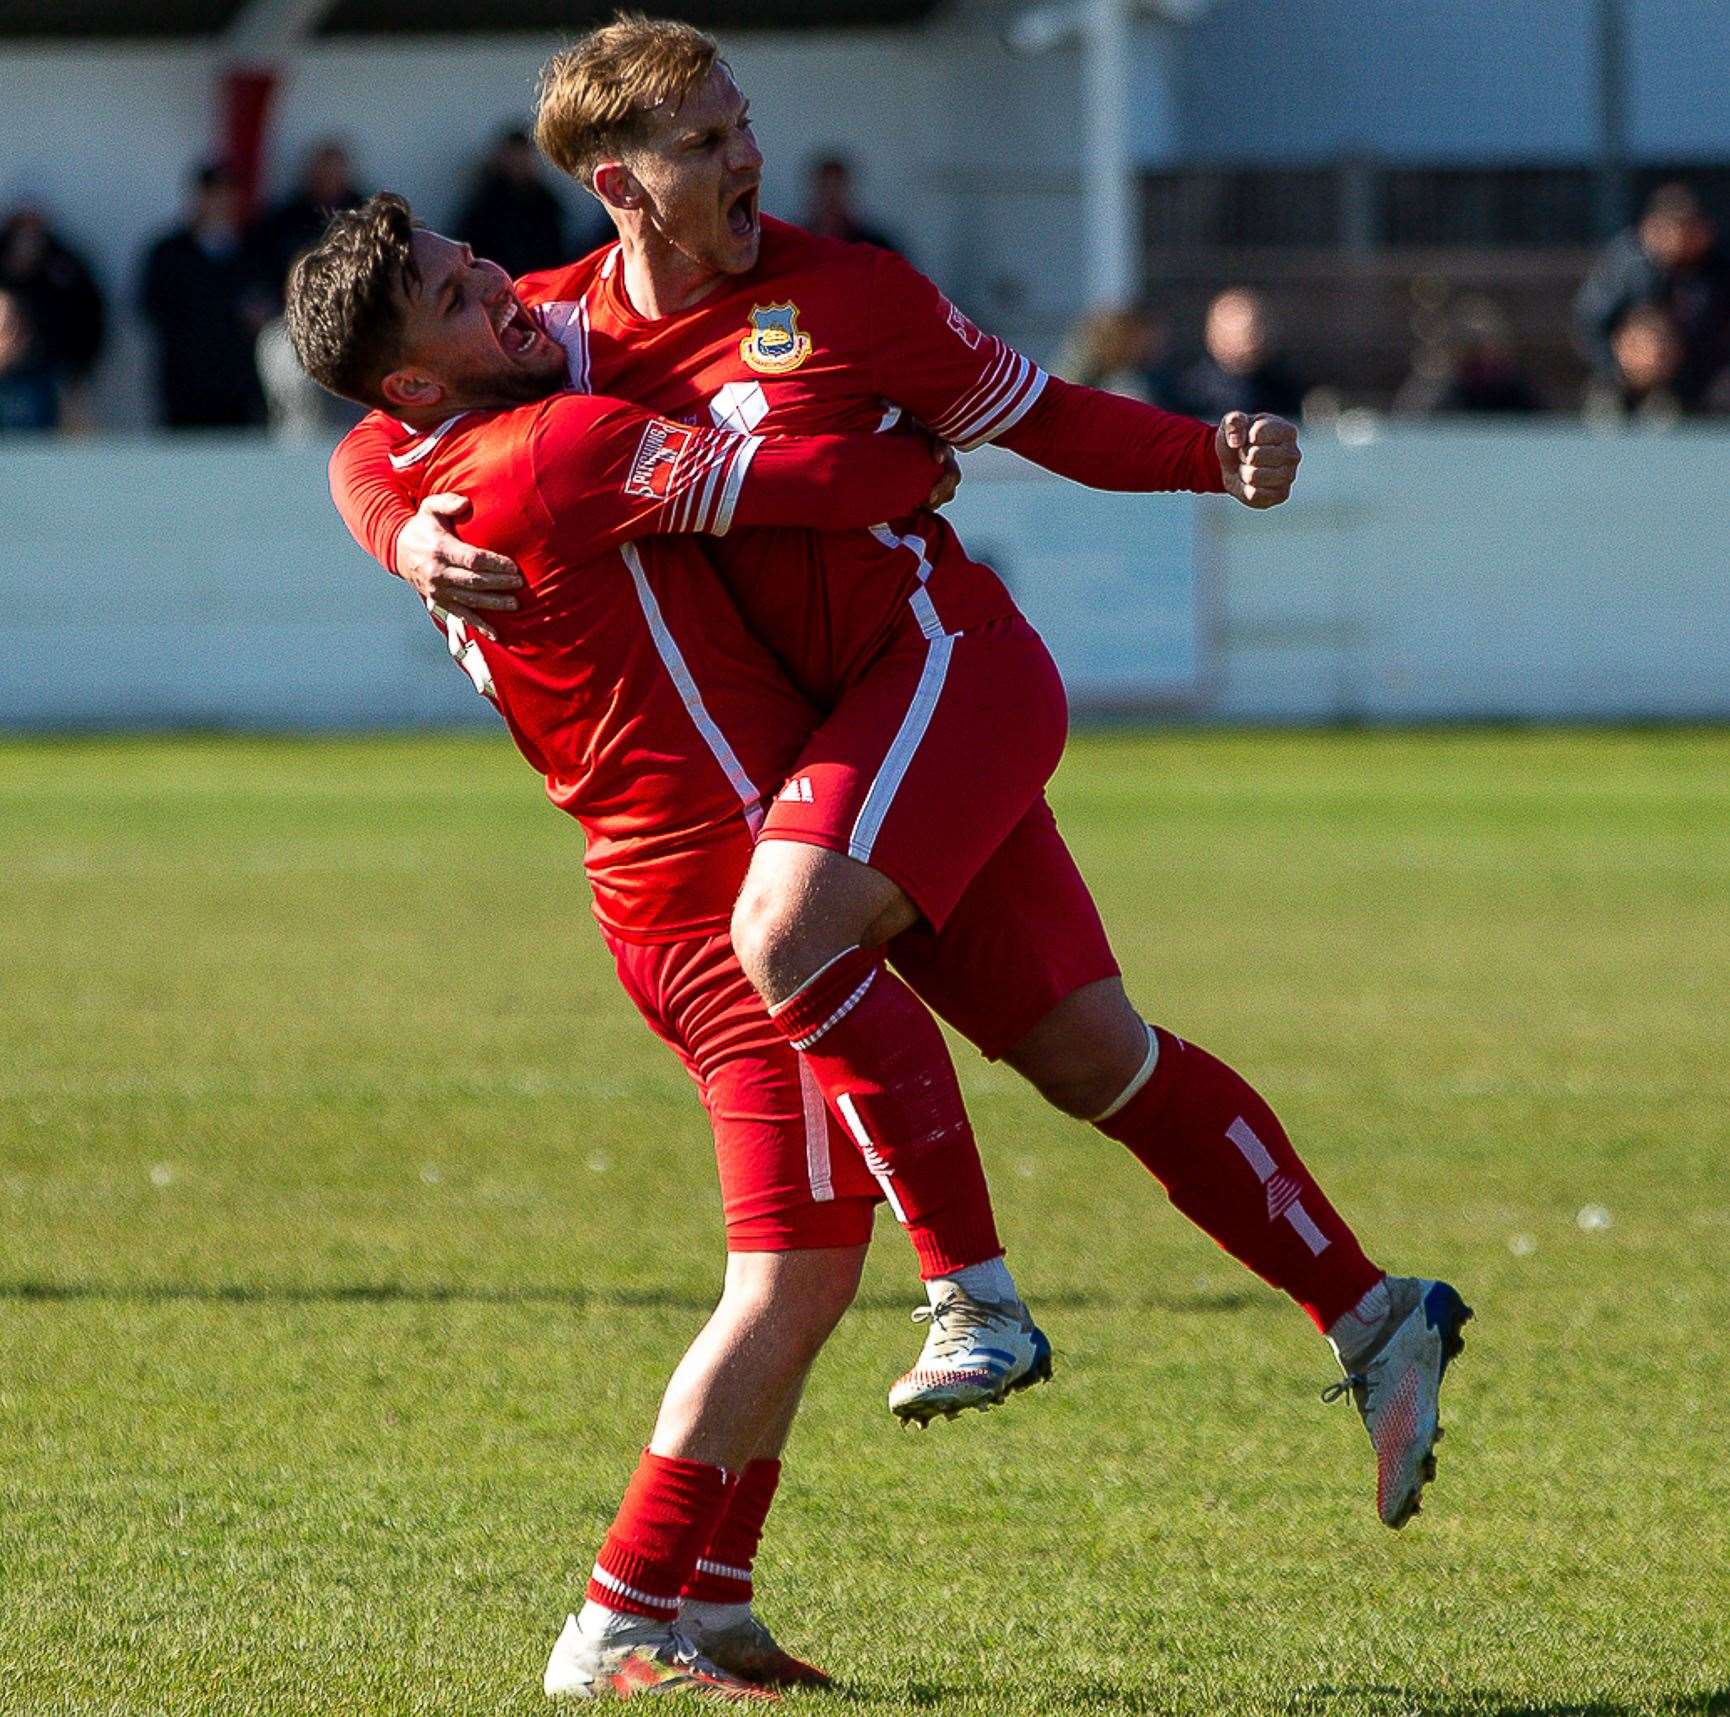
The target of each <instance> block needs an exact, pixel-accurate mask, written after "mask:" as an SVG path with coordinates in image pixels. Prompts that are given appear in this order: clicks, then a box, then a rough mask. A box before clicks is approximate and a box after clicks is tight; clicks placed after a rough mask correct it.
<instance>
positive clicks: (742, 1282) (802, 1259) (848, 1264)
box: [722, 1246, 865, 1358]
mask: <svg viewBox="0 0 1730 1717" xmlns="http://www.w3.org/2000/svg"><path fill="white" fill-rule="evenodd" d="M864 1264H865V1248H864V1247H863V1246H860V1247H834V1248H825V1249H822V1250H817V1251H808V1252H751V1253H735V1254H734V1255H733V1258H732V1259H731V1260H730V1261H729V1264H728V1270H727V1287H726V1292H725V1294H724V1295H723V1300H722V1303H723V1305H728V1304H729V1303H730V1308H731V1311H732V1314H733V1318H734V1320H735V1321H737V1322H738V1323H739V1324H741V1325H752V1326H758V1327H760V1328H762V1329H763V1330H764V1332H765V1334H766V1335H768V1336H769V1337H770V1338H771V1339H773V1340H775V1341H776V1342H777V1343H779V1344H782V1345H784V1346H785V1347H787V1348H789V1349H792V1350H795V1351H797V1352H798V1353H799V1354H800V1356H801V1357H803V1358H813V1357H815V1355H816V1353H817V1350H818V1349H819V1348H820V1347H822V1345H823V1343H824V1342H825V1341H827V1340H828V1339H829V1336H830V1334H831V1333H832V1332H833V1331H834V1328H835V1326H836V1325H837V1324H838V1323H840V1321H841V1319H842V1318H843V1317H844V1316H845V1315H846V1312H847V1308H848V1307H849V1306H851V1305H852V1304H853V1300H854V1297H855V1296H856V1295H857V1294H858V1292H859V1278H860V1275H861V1273H862V1271H863V1269H864Z"/></svg>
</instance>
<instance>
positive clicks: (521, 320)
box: [493, 294, 546, 358]
mask: <svg viewBox="0 0 1730 1717" xmlns="http://www.w3.org/2000/svg"><path fill="white" fill-rule="evenodd" d="M493 332H494V333H495V334H496V335H497V336H498V341H499V344H500V345H501V346H503V347H504V349H505V350H506V351H507V352H508V353H509V354H510V355H511V356H512V357H513V358H521V357H525V356H527V354H528V353H530V352H531V351H533V350H534V348H535V347H536V346H537V345H538V344H539V343H540V342H541V341H542V340H543V339H545V338H546V336H545V335H544V334H543V333H542V332H541V328H540V324H539V323H538V322H536V320H535V319H534V317H533V316H531V315H530V314H529V313H528V311H527V310H525V309H524V308H523V306H522V305H521V304H520V303H519V302H518V301H517V298H516V296H515V294H513V295H512V296H511V297H509V298H507V299H506V300H505V302H504V303H503V304H502V305H500V306H499V310H498V314H497V315H496V316H495V318H494V321H493Z"/></svg>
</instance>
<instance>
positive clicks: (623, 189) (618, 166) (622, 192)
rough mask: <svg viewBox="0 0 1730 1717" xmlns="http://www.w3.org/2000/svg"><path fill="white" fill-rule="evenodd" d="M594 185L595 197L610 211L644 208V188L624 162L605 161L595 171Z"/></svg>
mask: <svg viewBox="0 0 1730 1717" xmlns="http://www.w3.org/2000/svg"><path fill="white" fill-rule="evenodd" d="M593 184H594V189H595V195H596V196H597V197H599V198H600V199H601V201H602V202H603V203H605V204H606V205H607V207H608V208H609V209H640V208H641V207H642V206H643V202H644V196H643V187H642V186H641V185H639V184H638V183H637V176H636V174H635V173H633V172H632V171H631V169H630V168H629V167H627V166H626V165H625V164H624V162H623V161H603V162H602V163H601V164H600V166H598V167H597V168H596V169H595V174H594V179H593Z"/></svg>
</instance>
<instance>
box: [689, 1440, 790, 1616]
mask: <svg viewBox="0 0 1730 1717" xmlns="http://www.w3.org/2000/svg"><path fill="white" fill-rule="evenodd" d="M780 1482H781V1463H780V1462H779V1461H752V1462H751V1464H750V1465H749V1466H748V1467H746V1468H745V1470H744V1472H742V1473H741V1474H740V1475H739V1482H738V1483H737V1484H736V1485H734V1486H733V1487H732V1490H731V1492H730V1494H729V1495H728V1498H727V1512H726V1513H725V1514H723V1515H722V1516H721V1518H720V1521H719V1522H718V1523H717V1525H716V1527H715V1530H714V1532H713V1533H711V1534H710V1536H709V1542H708V1544H707V1545H705V1546H704V1549H703V1553H702V1555H701V1556H699V1557H698V1558H697V1571H696V1573H694V1574H693V1575H692V1576H691V1578H690V1579H689V1580H687V1581H686V1582H685V1590H684V1593H683V1594H682V1595H683V1596H684V1597H687V1598H694V1599H696V1600H697V1601H698V1602H699V1603H704V1604H748V1603H750V1601H751V1564H752V1563H753V1562H755V1561H756V1559H757V1546H758V1545H759V1544H760V1543H762V1541H763V1523H764V1521H766V1520H767V1519H768V1518H769V1505H770V1504H771V1503H772V1502H773V1501H774V1500H775V1487H776V1486H777V1485H779V1484H780Z"/></svg>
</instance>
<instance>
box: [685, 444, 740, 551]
mask: <svg viewBox="0 0 1730 1717" xmlns="http://www.w3.org/2000/svg"><path fill="white" fill-rule="evenodd" d="M733 457H734V450H733V449H732V448H731V447H728V448H722V449H717V450H716V451H715V452H713V453H711V454H710V455H709V458H708V460H707V465H706V469H707V473H708V474H707V476H706V477H705V479H704V482H703V493H702V496H701V497H700V498H699V499H698V500H697V502H696V503H695V506H694V508H693V510H692V515H691V529H692V530H694V531H706V530H709V529H710V528H711V527H712V525H713V524H714V503H715V485H716V484H717V483H719V482H720V480H721V473H722V472H723V471H724V470H725V469H726V468H727V464H728V461H729V460H731V459H732V458H733Z"/></svg>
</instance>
